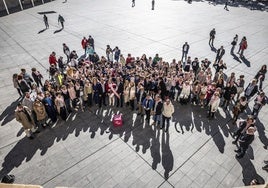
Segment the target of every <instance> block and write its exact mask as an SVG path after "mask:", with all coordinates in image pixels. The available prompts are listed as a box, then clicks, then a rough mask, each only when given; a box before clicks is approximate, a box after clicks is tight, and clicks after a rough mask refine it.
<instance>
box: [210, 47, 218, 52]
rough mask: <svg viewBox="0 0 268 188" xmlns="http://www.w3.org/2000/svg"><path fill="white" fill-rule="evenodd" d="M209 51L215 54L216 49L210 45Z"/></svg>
mask: <svg viewBox="0 0 268 188" xmlns="http://www.w3.org/2000/svg"><path fill="white" fill-rule="evenodd" d="M210 49H211V51H213V52H215V53H217V49H216V48H215V47H214V46H211V45H210Z"/></svg>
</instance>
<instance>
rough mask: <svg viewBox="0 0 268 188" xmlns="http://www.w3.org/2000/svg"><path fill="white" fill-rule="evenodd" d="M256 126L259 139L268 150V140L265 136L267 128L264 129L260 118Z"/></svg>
mask: <svg viewBox="0 0 268 188" xmlns="http://www.w3.org/2000/svg"><path fill="white" fill-rule="evenodd" d="M255 125H256V127H257V131H258V134H259V139H260V141H261V142H262V143H263V147H264V149H267V147H268V138H267V136H266V135H265V127H264V125H263V123H262V122H260V120H259V118H257V119H256V123H255Z"/></svg>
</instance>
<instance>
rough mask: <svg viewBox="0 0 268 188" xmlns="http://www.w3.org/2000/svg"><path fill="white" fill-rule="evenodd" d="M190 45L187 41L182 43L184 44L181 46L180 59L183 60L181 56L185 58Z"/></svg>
mask: <svg viewBox="0 0 268 188" xmlns="http://www.w3.org/2000/svg"><path fill="white" fill-rule="evenodd" d="M189 49H190V46H189V44H188V43H187V42H185V43H184V45H183V46H182V57H181V61H183V58H185V61H186V58H187V55H188V52H189Z"/></svg>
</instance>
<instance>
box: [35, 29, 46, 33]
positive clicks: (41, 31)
mask: <svg viewBox="0 0 268 188" xmlns="http://www.w3.org/2000/svg"><path fill="white" fill-rule="evenodd" d="M45 30H47V28H45V29H42V30H40V31H38V33H37V34H40V33H43V32H44V31H45Z"/></svg>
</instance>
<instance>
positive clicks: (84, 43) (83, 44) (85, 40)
mask: <svg viewBox="0 0 268 188" xmlns="http://www.w3.org/2000/svg"><path fill="white" fill-rule="evenodd" d="M87 43H88V40H87V39H86V37H83V39H82V41H81V45H82V48H83V49H84V50H85V54H86V50H87V49H86V48H87Z"/></svg>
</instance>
